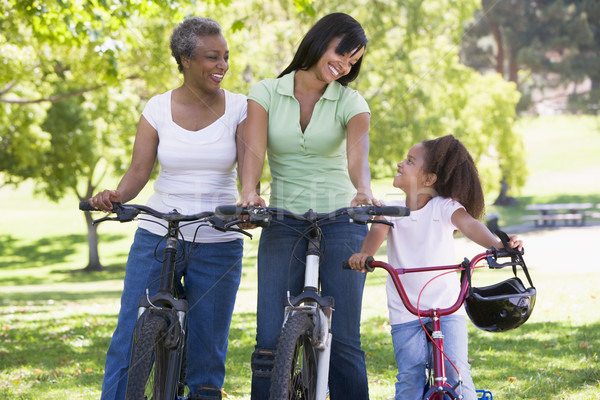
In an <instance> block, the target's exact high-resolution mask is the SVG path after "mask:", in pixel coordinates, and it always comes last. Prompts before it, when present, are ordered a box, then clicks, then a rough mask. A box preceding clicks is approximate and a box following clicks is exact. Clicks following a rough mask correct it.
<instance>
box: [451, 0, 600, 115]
mask: <svg viewBox="0 0 600 400" xmlns="http://www.w3.org/2000/svg"><path fill="white" fill-rule="evenodd" d="M599 22H600V4H599V3H598V2H597V1H596V0H535V1H527V2H521V1H514V0H500V1H493V0H482V1H481V9H479V10H477V11H476V12H475V14H474V18H473V20H471V21H470V22H469V23H468V24H467V30H468V32H469V33H468V34H467V35H465V37H464V40H463V43H462V59H463V62H464V63H465V64H467V65H470V66H472V67H474V68H476V69H478V70H480V71H482V72H484V71H486V70H490V69H491V70H494V71H495V72H496V73H498V74H500V75H501V76H503V77H504V79H506V80H507V81H510V82H514V83H515V84H516V85H517V88H518V89H519V90H520V92H521V93H522V95H523V97H522V100H521V104H520V105H519V109H521V110H524V109H526V108H528V107H529V106H530V104H531V99H530V93H531V91H532V90H533V89H536V88H537V89H540V90H543V89H544V88H555V87H558V86H566V84H568V83H572V82H575V83H581V82H582V81H583V80H584V79H586V78H590V79H591V80H592V86H593V88H597V87H598V82H599V78H600V77H599V76H598V67H599V66H600V41H599V40H598V39H600V28H598V26H599V25H598V24H599ZM581 97H584V98H586V97H588V98H589V96H587V95H586V96H579V98H581ZM588 105H590V104H588Z"/></svg>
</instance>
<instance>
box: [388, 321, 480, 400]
mask: <svg viewBox="0 0 600 400" xmlns="http://www.w3.org/2000/svg"><path fill="white" fill-rule="evenodd" d="M429 321H431V318H423V323H427V322H429ZM441 322H442V333H443V334H444V352H445V353H446V355H447V356H448V357H449V358H450V360H452V362H453V363H454V365H456V367H457V368H458V369H459V370H460V374H461V377H462V381H463V384H462V394H463V396H464V399H465V400H475V399H477V395H476V393H475V387H474V386H473V380H472V379H471V366H470V365H469V359H468V338H467V322H466V318H465V317H464V316H462V315H448V316H444V317H442V318H441ZM392 342H393V344H394V354H395V355H396V364H397V365H398V375H396V379H397V382H396V397H395V399H396V400H422V399H423V394H424V393H423V388H424V387H425V363H426V361H427V359H428V357H429V348H428V346H427V337H426V334H425V331H424V330H423V328H422V327H421V324H420V323H419V321H411V322H406V323H404V324H396V325H392ZM445 366H446V377H447V378H448V384H449V385H450V386H454V385H455V384H456V383H457V382H458V374H457V373H456V370H455V369H454V367H453V366H452V364H450V363H449V362H448V360H446V359H445ZM457 391H458V392H459V393H460V392H461V389H458V388H457Z"/></svg>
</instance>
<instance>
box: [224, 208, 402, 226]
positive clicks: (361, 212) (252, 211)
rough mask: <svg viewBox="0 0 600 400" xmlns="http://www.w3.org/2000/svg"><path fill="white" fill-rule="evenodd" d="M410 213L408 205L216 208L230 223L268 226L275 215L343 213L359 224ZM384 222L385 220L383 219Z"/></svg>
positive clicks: (317, 217) (305, 217) (311, 217)
mask: <svg viewBox="0 0 600 400" xmlns="http://www.w3.org/2000/svg"><path fill="white" fill-rule="evenodd" d="M409 214H410V209H409V208H408V207H401V206H383V207H378V206H373V205H370V206H361V207H343V208H340V209H337V210H335V211H332V212H329V213H315V212H314V211H313V210H308V211H307V212H305V213H304V214H295V213H292V212H291V211H288V210H285V209H283V208H278V207H255V206H248V207H241V206H237V205H225V206H218V207H217V208H216V209H215V215H217V216H218V217H219V218H223V219H227V220H231V222H229V223H230V224H233V223H240V222H250V223H253V224H255V225H258V226H262V227H267V226H268V225H269V222H270V221H271V218H272V217H273V216H281V217H288V218H291V219H295V220H298V221H306V222H312V223H314V222H318V221H321V220H325V219H333V218H335V217H339V216H342V215H348V216H349V217H350V218H351V220H352V222H354V223H357V224H367V223H371V222H378V221H374V220H372V218H371V217H373V216H380V215H386V216H392V217H395V216H398V217H402V216H406V215H409ZM242 215H248V219H247V220H242V219H239V217H240V216H242ZM382 222H383V221H382Z"/></svg>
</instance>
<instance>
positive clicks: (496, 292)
mask: <svg viewBox="0 0 600 400" xmlns="http://www.w3.org/2000/svg"><path fill="white" fill-rule="evenodd" d="M496 233H497V234H498V236H499V237H500V239H501V240H502V243H503V244H504V246H505V247H504V248H503V249H496V248H491V249H488V250H486V251H485V252H483V253H479V254H477V255H475V256H474V257H473V258H472V259H471V260H470V261H469V260H468V259H467V258H465V259H464V260H463V262H462V263H460V264H455V265H446V266H432V267H419V268H395V267H393V266H391V265H390V264H388V263H385V262H383V261H376V260H374V259H373V257H369V258H368V259H367V260H366V262H365V268H366V270H367V271H368V272H372V271H374V269H375V268H381V269H384V270H385V271H386V272H387V273H388V274H389V275H390V276H391V278H392V281H393V283H394V286H395V288H396V290H397V291H398V294H399V296H400V298H401V300H402V303H403V304H404V306H405V307H406V309H407V310H408V311H410V312H411V313H412V314H414V315H416V316H417V317H418V318H419V320H420V321H421V326H422V327H423V329H424V331H425V333H426V337H427V340H428V343H429V346H430V352H429V354H430V357H429V360H428V362H427V363H426V368H425V375H426V385H425V387H424V389H423V393H424V395H423V399H424V400H455V399H462V398H463V396H462V394H458V392H457V388H458V387H459V386H460V385H461V384H462V382H461V380H460V371H458V369H457V372H458V374H459V381H458V383H457V384H456V385H455V386H454V387H453V386H451V385H450V384H449V383H448V382H447V378H446V366H445V362H444V359H448V360H449V361H450V363H451V364H452V361H451V360H450V359H449V358H448V356H447V355H446V354H445V353H444V335H443V334H442V329H441V328H442V325H441V320H440V318H441V317H443V316H445V315H450V314H453V313H455V312H456V311H458V309H459V308H460V307H461V306H462V305H463V303H464V305H465V309H466V311H467V315H468V316H469V318H470V319H471V321H472V322H473V324H474V325H475V326H476V327H477V328H479V329H482V330H486V331H490V332H504V331H507V330H510V329H514V328H517V327H518V326H520V325H522V324H523V323H525V321H527V319H528V318H529V317H530V315H531V313H532V311H533V307H534V305H535V299H536V289H535V287H534V286H533V283H532V281H531V277H530V275H529V272H528V270H527V267H526V265H525V261H524V259H523V256H522V254H523V253H522V252H519V251H518V250H515V249H512V248H510V247H509V246H508V236H507V235H506V234H505V233H504V232H501V231H497V232H496ZM502 258H510V259H511V260H510V261H506V262H503V263H499V262H498V260H499V259H502ZM482 261H486V262H487V266H488V267H489V268H490V269H500V268H505V267H507V266H511V267H512V268H513V273H514V275H515V276H514V277H511V278H509V279H507V280H505V281H503V282H500V283H498V284H494V285H490V286H485V287H480V288H476V287H473V286H472V275H473V271H474V269H475V268H483V267H485V265H482V264H480V263H481V262H482ZM517 267H520V268H521V269H522V270H523V272H524V273H525V275H526V277H527V280H528V282H529V284H530V287H529V288H525V286H524V285H523V282H522V281H521V280H520V279H519V278H518V277H517V270H516V268H517ZM343 268H345V269H349V268H350V265H349V264H348V262H344V264H343ZM428 271H447V272H444V273H452V272H453V271H461V287H460V292H459V295H458V298H457V299H456V302H455V303H454V304H453V305H451V306H449V307H446V308H442V309H438V308H431V309H420V308H419V305H418V300H417V305H414V304H413V303H412V302H411V300H410V299H409V298H408V296H407V294H406V292H405V290H404V287H403V286H402V282H401V281H400V278H399V275H403V274H408V273H416V272H428ZM444 273H442V275H443V274H444ZM440 276H441V275H440ZM434 279H435V278H434ZM430 282H431V281H430ZM423 290H424V288H423V289H422V290H421V293H422V292H423ZM427 317H429V318H431V321H430V322H429V323H423V321H422V318H427ZM452 365H453V367H454V368H455V369H456V367H455V366H454V364H452ZM476 392H477V395H478V399H479V400H493V394H492V393H491V392H490V391H488V390H477V391H476Z"/></svg>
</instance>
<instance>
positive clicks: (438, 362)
mask: <svg viewBox="0 0 600 400" xmlns="http://www.w3.org/2000/svg"><path fill="white" fill-rule="evenodd" d="M431 323H432V327H433V328H432V332H431V339H432V342H433V349H432V352H433V357H432V359H433V371H434V373H433V376H434V382H433V386H432V387H431V388H429V390H428V391H427V393H425V396H424V398H425V399H430V398H437V397H432V396H433V394H434V393H436V392H437V393H439V394H440V395H441V396H443V398H444V399H445V398H446V396H444V394H449V395H450V396H451V397H450V398H452V399H462V398H463V397H462V394H461V395H459V394H457V393H456V391H455V388H453V387H451V386H450V385H449V384H448V382H447V380H448V378H447V377H446V363H445V362H444V357H445V356H444V354H445V353H444V334H443V333H442V325H441V322H440V317H439V316H438V315H437V312H436V311H435V310H434V311H433V315H432V317H431ZM460 384H461V382H460V381H459V382H458V384H457V386H458V385H460ZM440 398H442V397H440Z"/></svg>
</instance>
